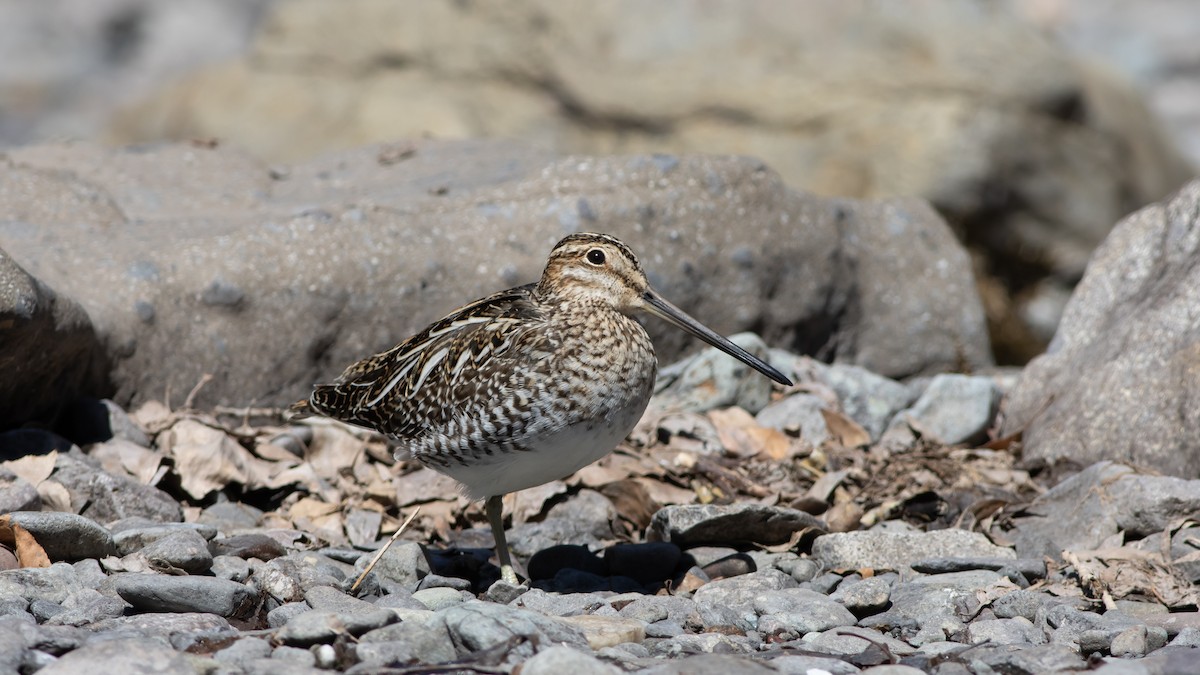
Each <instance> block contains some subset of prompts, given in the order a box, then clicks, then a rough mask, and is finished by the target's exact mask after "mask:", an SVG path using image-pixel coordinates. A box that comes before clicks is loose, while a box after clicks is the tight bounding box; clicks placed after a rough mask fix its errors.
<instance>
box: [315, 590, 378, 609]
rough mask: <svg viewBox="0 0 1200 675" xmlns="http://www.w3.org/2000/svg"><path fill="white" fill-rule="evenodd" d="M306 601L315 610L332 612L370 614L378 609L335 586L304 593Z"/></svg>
mask: <svg viewBox="0 0 1200 675" xmlns="http://www.w3.org/2000/svg"><path fill="white" fill-rule="evenodd" d="M304 601H305V602H307V603H308V606H309V607H312V608H313V609H324V610H329V611H332V612H370V611H374V610H375V609H376V606H375V605H372V604H371V603H369V602H366V601H365V600H359V599H358V598H354V597H351V596H349V595H346V594H345V593H343V592H342V591H341V590H340V589H337V588H334V587H333V586H313V587H312V588H310V589H308V590H307V591H305V592H304Z"/></svg>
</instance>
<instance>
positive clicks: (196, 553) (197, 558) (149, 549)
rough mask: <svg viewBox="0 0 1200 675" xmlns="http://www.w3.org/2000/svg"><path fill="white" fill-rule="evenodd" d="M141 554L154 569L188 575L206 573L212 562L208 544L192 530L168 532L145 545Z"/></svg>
mask: <svg viewBox="0 0 1200 675" xmlns="http://www.w3.org/2000/svg"><path fill="white" fill-rule="evenodd" d="M141 554H142V555H143V556H145V557H146V559H147V560H148V561H149V562H150V564H151V566H152V567H154V568H155V569H178V570H183V571H184V572H187V573H189V574H200V573H203V572H207V571H208V570H209V568H211V567H212V560H213V559H212V554H211V553H209V552H208V542H207V541H205V539H204V537H203V536H201V535H200V533H199V532H197V531H196V530H192V529H181V530H177V531H174V532H169V533H167V534H165V535H163V536H161V537H159V538H157V539H155V540H154V541H153V542H152V543H150V544H147V545H146V546H145V547H144V548H142V550H141Z"/></svg>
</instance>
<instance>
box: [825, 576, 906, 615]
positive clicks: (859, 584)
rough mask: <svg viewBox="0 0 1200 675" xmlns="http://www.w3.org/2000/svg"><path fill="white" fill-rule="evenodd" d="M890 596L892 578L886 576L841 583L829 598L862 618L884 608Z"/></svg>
mask: <svg viewBox="0 0 1200 675" xmlns="http://www.w3.org/2000/svg"><path fill="white" fill-rule="evenodd" d="M891 596H892V576H891V575H888V576H887V577H884V576H878V577H869V578H867V579H863V580H861V581H855V582H850V583H847V582H842V583H841V584H840V585H839V586H838V589H837V590H836V591H835V592H834V593H833V594H832V595H830V596H829V598H830V599H831V600H833V601H835V602H840V603H841V604H842V606H844V607H845V608H846V609H848V610H850V611H851V612H853V613H854V614H855V615H856V616H864V615H866V614H871V613H874V612H877V611H880V610H882V609H884V608H886V607H887V606H888V603H889V602H890V600H891Z"/></svg>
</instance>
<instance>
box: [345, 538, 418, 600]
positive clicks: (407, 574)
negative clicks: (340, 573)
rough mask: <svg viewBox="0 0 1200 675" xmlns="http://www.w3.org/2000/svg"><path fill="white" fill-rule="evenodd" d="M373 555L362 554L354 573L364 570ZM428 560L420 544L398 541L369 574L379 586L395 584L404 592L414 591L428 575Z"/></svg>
mask: <svg viewBox="0 0 1200 675" xmlns="http://www.w3.org/2000/svg"><path fill="white" fill-rule="evenodd" d="M374 556H375V554H374V553H366V554H363V556H362V557H361V558H359V560H358V562H357V563H356V564H355V566H354V569H355V571H356V572H361V571H362V570H364V569H366V566H367V564H368V563H369V562H370V561H371V558H373V557H374ZM430 571H431V570H430V567H429V560H428V559H427V558H426V557H425V551H424V549H422V548H421V545H420V544H417V543H414V542H411V541H398V542H396V543H395V544H393V545H392V546H391V547H389V548H388V550H387V552H386V553H384V554H383V556H382V557H381V558H380V559H379V562H377V563H375V567H374V568H373V569H372V570H371V574H373V575H375V577H376V578H377V579H378V580H379V583H380V585H381V586H384V587H385V588H386V587H387V585H388V584H395V585H396V586H399V587H400V588H403V589H405V590H409V591H412V590H415V589H416V587H417V584H418V583H420V581H421V579H423V578H425V576H426V575H428V574H429V573H430Z"/></svg>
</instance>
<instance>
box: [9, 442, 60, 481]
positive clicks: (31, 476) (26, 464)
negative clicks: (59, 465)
mask: <svg viewBox="0 0 1200 675" xmlns="http://www.w3.org/2000/svg"><path fill="white" fill-rule="evenodd" d="M56 462H58V451H57V450H51V451H50V452H48V453H46V454H44V455H26V456H24V457H19V458H17V459H10V460H9V461H7V462H0V467H3V468H5V469H8V470H9V471H11V472H13V473H15V474H17V475H18V476H20V477H21V478H23V479H25V480H26V481H28V482H29V484H30V485H33V486H34V487H37V485H38V483H41V482H42V481H44V480H46V479H47V478H49V477H50V474H52V473H54V464H55V463H56Z"/></svg>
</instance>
